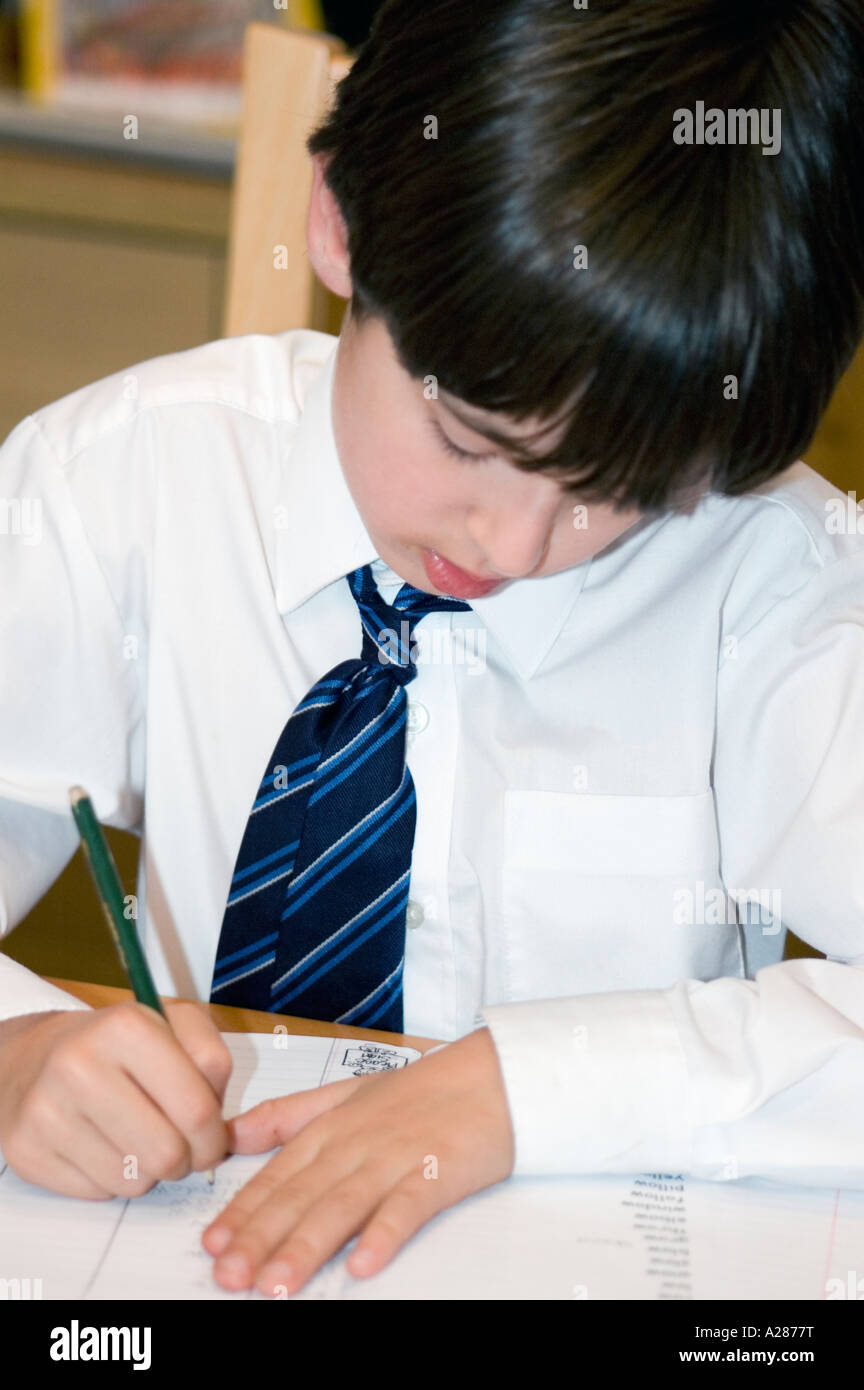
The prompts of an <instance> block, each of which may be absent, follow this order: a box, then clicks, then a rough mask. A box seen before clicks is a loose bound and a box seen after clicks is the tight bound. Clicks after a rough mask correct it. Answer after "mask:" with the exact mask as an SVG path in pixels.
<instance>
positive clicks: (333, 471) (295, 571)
mask: <svg viewBox="0 0 864 1390" xmlns="http://www.w3.org/2000/svg"><path fill="white" fill-rule="evenodd" d="M337 348H338V339H336V340H334V344H333V351H332V353H331V354H330V356H329V357H328V358H327V360H326V362H325V363H324V364H323V365H322V366H321V369H320V371H319V373H318V375H317V377H316V378H315V380H314V381H313V382H312V383H311V385H309V386H308V388H307V389H306V391H305V393H301V392H300V391H299V390H297V392H296V393H297V394H298V395H302V398H301V399H299V400H298V405H299V409H300V412H301V414H300V419H299V421H298V424H297V429H296V432H295V435H294V442H293V445H292V448H291V451H290V456H289V457H288V458H287V459H286V460H285V463H284V467H283V473H282V477H281V481H280V491H279V504H280V505H279V512H278V525H277V528H276V533H275V535H276V541H275V545H276V562H275V569H274V582H275V589H276V602H277V604H278V607H279V612H280V613H290V612H292V611H293V610H294V609H295V608H299V607H300V605H301V604H303V603H305V602H306V600H307V599H309V598H311V597H312V596H313V594H316V593H318V592H319V590H321V589H323V588H325V587H326V586H327V585H328V584H333V583H335V582H336V580H337V579H340V578H342V577H343V576H344V575H346V574H350V572H351V571H352V570H354V569H357V568H358V566H360V565H366V564H370V563H371V562H372V561H373V560H376V559H378V555H377V552H376V550H375V546H374V544H373V542H372V540H371V539H370V537H369V534H368V532H367V531H366V527H365V526H364V524H363V520H362V518H361V516H360V514H359V512H358V511H357V508H356V506H355V504H354V499H353V498H352V496H351V493H350V492H349V490H348V485H347V483H346V482H345V476H344V474H343V472H342V465H341V463H340V461H339V454H338V452H337V449H336V440H335V438H334V434H333V424H332V416H331V402H332V391H333V376H334V370H335V365H336V350H337ZM295 389H296V388H295ZM590 565H591V561H590V560H586V561H585V562H584V563H583V564H581V565H576V566H574V567H573V568H571V569H568V570H561V571H560V572H559V573H558V574H550V575H547V576H545V577H544V578H542V579H522V580H514V581H512V582H511V583H509V584H506V585H505V586H504V587H503V588H501V589H499V590H496V592H495V593H492V594H488V595H487V596H486V597H485V598H478V599H474V600H472V602H471V607H472V609H473V610H474V612H475V613H477V614H478V616H479V617H480V618H481V619H482V621H483V623H484V625H485V626H486V627H487V628H488V630H489V631H490V632H491V633H492V635H493V637H494V638H495V641H496V642H497V643H498V645H499V646H500V647H501V649H502V650H503V651H504V653H505V655H506V656H507V659H508V660H509V661H510V663H511V665H512V666H513V667H514V668H515V669H516V671H517V672H518V673H519V675H520V676H521V677H522V678H523V680H529V679H530V678H531V676H532V675H533V674H534V672H535V671H536V670H537V669H538V667H539V666H540V664H541V662H542V661H543V659H544V657H545V656H546V655H547V653H548V652H549V651H550V649H551V647H552V645H553V643H554V642H555V640H556V638H557V637H558V635H559V633H560V632H561V629H562V628H563V626H564V624H565V622H566V621H567V618H568V616H569V614H570V610H571V609H572V607H573V605H574V603H575V602H576V599H577V598H578V596H579V594H580V592H581V590H582V586H583V584H584V583H585V577H586V575H587V573H588V570H589V568H590Z"/></svg>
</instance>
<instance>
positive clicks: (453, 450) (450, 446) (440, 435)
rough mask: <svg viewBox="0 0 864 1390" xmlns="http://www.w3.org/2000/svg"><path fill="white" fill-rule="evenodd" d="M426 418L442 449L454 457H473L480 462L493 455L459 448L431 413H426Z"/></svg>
mask: <svg viewBox="0 0 864 1390" xmlns="http://www.w3.org/2000/svg"><path fill="white" fill-rule="evenodd" d="M426 418H427V419H428V421H429V424H430V425H431V426H432V429H433V430H434V431H435V435H436V437H437V439H438V442H439V443H440V444H441V445H442V447H443V448H444V449H446V451H447V453H448V454H452V455H453V456H454V458H458V459H473V460H474V461H475V462H476V463H482V462H483V460H484V459H491V458H494V457H495V455H494V454H472V453H471V452H470V450H468V449H460V448H459V445H458V444H454V443H453V440H452V439H450V437H449V436H448V435H446V434H445V433H444V431H443V430H442V428H441V426H440V425H439V424H438V421H437V420H435V419H433V417H432V416H431V415H428V416H427V417H426Z"/></svg>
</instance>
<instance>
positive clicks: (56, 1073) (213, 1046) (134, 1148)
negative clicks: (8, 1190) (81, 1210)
mask: <svg viewBox="0 0 864 1390" xmlns="http://www.w3.org/2000/svg"><path fill="white" fill-rule="evenodd" d="M165 1010H166V1012H167V1014H168V1016H169V1018H170V1020H171V1028H173V1030H174V1034H176V1036H174V1034H172V1032H171V1029H170V1028H169V1027H168V1025H167V1024H166V1022H165V1020H164V1019H163V1018H162V1017H161V1016H160V1015H159V1014H158V1013H156V1011H155V1010H154V1009H149V1008H147V1006H146V1005H144V1004H138V1003H135V1002H134V1001H130V1002H128V1003H123V1004H114V1005H112V1006H110V1007H109V1008H106V1009H94V1010H92V1011H89V1012H87V1013H84V1012H78V1011H76V1012H51V1013H45V1014H31V1015H29V1016H28V1017H27V1018H22V1019H11V1020H8V1021H7V1022H6V1023H5V1024H0V1077H2V1087H0V1147H2V1149H3V1153H4V1156H5V1158H6V1159H7V1161H8V1163H9V1166H10V1167H11V1168H12V1170H13V1172H15V1173H17V1174H18V1175H19V1177H22V1178H24V1179H26V1181H27V1182H32V1183H37V1184H38V1185H39V1186H40V1187H47V1188H50V1189H51V1190H52V1191H53V1192H61V1193H64V1194H65V1195H67V1196H70V1197H91V1198H105V1197H115V1196H122V1197H138V1196H140V1195H141V1194H142V1193H144V1192H149V1190H150V1189H151V1188H152V1187H154V1186H155V1185H156V1183H157V1182H160V1181H163V1180H175V1179H177V1178H183V1177H185V1176H186V1175H187V1174H188V1173H189V1172H190V1171H193V1170H196V1171H200V1170H204V1169H207V1168H212V1167H214V1166H215V1164H217V1163H218V1162H219V1161H220V1160H221V1159H223V1158H224V1157H225V1155H226V1153H227V1151H228V1133H227V1129H226V1127H225V1123H224V1121H223V1119H222V1097H223V1095H224V1092H225V1087H226V1085H227V1083H228V1078H229V1076H230V1074H231V1054H230V1052H229V1051H228V1048H227V1046H226V1044H225V1043H224V1041H223V1040H222V1038H221V1037H220V1035H219V1031H218V1029H217V1028H216V1027H215V1025H214V1024H213V1023H211V1021H210V1019H209V1018H208V1017H207V1013H206V1011H205V1010H204V1009H202V1008H199V1007H198V1006H197V1005H195V1004H166V1005H165Z"/></svg>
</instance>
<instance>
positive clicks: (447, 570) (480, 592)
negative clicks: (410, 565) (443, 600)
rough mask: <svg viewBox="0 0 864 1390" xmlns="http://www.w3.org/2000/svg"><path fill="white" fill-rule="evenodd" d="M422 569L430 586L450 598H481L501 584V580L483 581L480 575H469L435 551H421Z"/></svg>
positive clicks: (466, 571)
mask: <svg viewBox="0 0 864 1390" xmlns="http://www.w3.org/2000/svg"><path fill="white" fill-rule="evenodd" d="M423 568H424V569H425V571H426V575H427V577H428V579H429V581H430V583H431V584H433V585H434V587H435V588H436V589H438V590H439V592H440V593H442V594H449V595H450V596H451V597H452V598H466V599H467V598H482V597H483V596H484V594H489V593H491V592H492V590H493V589H497V588H498V586H499V585H500V584H502V583H503V580H501V579H484V578H483V577H482V575H477V574H470V573H469V572H468V570H463V569H460V568H459V566H458V565H454V564H453V562H452V560H447V559H445V557H444V556H443V555H439V554H438V552H437V550H424V551H423Z"/></svg>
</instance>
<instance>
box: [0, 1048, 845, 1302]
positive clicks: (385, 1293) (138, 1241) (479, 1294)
mask: <svg viewBox="0 0 864 1390" xmlns="http://www.w3.org/2000/svg"><path fill="white" fill-rule="evenodd" d="M225 1037H226V1041H227V1042H228V1044H229V1046H230V1048H231V1051H232V1054H233V1057H234V1071H233V1074H232V1077H231V1081H230V1083H229V1087H228V1091H227V1093H226V1098H225V1115H226V1118H227V1117H230V1116H232V1115H236V1114H238V1113H239V1112H240V1111H241V1110H247V1109H249V1107H250V1106H252V1105H255V1104H257V1103H258V1102H259V1101H260V1100H263V1099H266V1098H267V1097H268V1096H274V1095H287V1094H289V1093H290V1092H294V1091H301V1090H307V1089H309V1088H310V1087H313V1086H318V1085H323V1084H325V1083H326V1082H329V1081H335V1080H339V1079H341V1078H343V1077H349V1076H356V1075H364V1074H367V1073H369V1072H371V1071H377V1070H381V1069H389V1068H393V1067H401V1066H407V1065H410V1064H411V1063H412V1062H413V1061H416V1060H417V1058H418V1057H419V1053H417V1052H416V1051H414V1050H413V1049H411V1048H397V1047H390V1046H388V1045H384V1044H380V1043H372V1042H354V1041H352V1040H348V1039H335V1038H315V1037H296V1036H293V1035H290V1034H280V1033H276V1034H274V1033H266V1034H250V1033H232V1034H226V1035H225ZM269 1157H270V1155H269V1154H258V1155H254V1156H251V1155H250V1156H244V1155H234V1156H232V1157H231V1158H230V1159H228V1160H226V1162H224V1163H223V1164H221V1165H220V1167H219V1168H217V1170H216V1182H215V1186H214V1187H212V1188H211V1187H210V1185H209V1184H208V1182H207V1179H206V1177H205V1176H204V1174H203V1173H196V1174H193V1175H192V1176H190V1177H189V1178H186V1179H184V1180H183V1181H181V1182H175V1183H160V1184H159V1185H158V1186H157V1187H155V1188H154V1189H153V1190H152V1191H151V1192H149V1193H147V1194H146V1195H144V1196H142V1197H135V1198H131V1199H124V1198H121V1197H116V1198H113V1199H111V1200H108V1201H102V1202H89V1201H81V1200H78V1199H76V1198H70V1197H62V1196H59V1195H58V1194H55V1193H49V1192H46V1191H44V1190H43V1189H41V1188H37V1187H34V1186H32V1185H31V1184H29V1183H26V1182H23V1181H22V1180H21V1179H20V1178H18V1177H17V1175H16V1174H14V1173H13V1172H12V1171H11V1169H9V1167H8V1165H6V1164H5V1162H4V1160H3V1157H2V1154H0V1298H20V1297H30V1298H34V1297H35V1298H45V1299H171V1300H179V1299H228V1300H237V1299H243V1298H246V1299H248V1298H252V1299H261V1298H264V1297H265V1295H263V1294H259V1293H257V1292H256V1291H251V1290H250V1291H246V1292H243V1293H229V1292H227V1291H226V1290H224V1289H221V1288H219V1286H218V1285H217V1284H216V1283H215V1282H214V1280H213V1276H212V1266H213V1260H212V1258H211V1257H210V1256H209V1255H208V1254H207V1253H206V1251H205V1250H204V1249H203V1248H202V1246H201V1234H202V1232H203V1230H204V1228H205V1227H206V1226H207V1225H209V1223H210V1222H211V1221H212V1220H213V1218H214V1217H215V1216H216V1215H217V1214H218V1213H219V1211H221V1210H222V1208H223V1207H224V1206H225V1205H226V1203H227V1202H228V1201H229V1200H230V1199H231V1198H232V1197H233V1196H234V1194H235V1193H236V1192H238V1191H239V1189H240V1188H241V1187H242V1186H243V1185H244V1184H245V1183H246V1182H247V1181H248V1179H249V1178H250V1177H251V1176H252V1175H253V1174H254V1173H255V1172H257V1171H258V1170H259V1169H260V1168H261V1167H262V1166H263V1165H264V1164H265V1163H266V1162H267V1161H268V1158H269ZM430 1180H434V1179H430ZM349 1248H350V1244H349V1246H347V1247H346V1250H347V1249H349ZM345 1253H346V1251H345V1250H343V1251H341V1252H340V1253H339V1254H338V1255H336V1256H335V1257H334V1258H333V1259H332V1260H330V1261H329V1262H328V1264H327V1265H325V1266H324V1268H323V1269H322V1270H320V1271H319V1273H318V1274H317V1275H316V1276H315V1277H314V1278H313V1279H312V1280H311V1281H310V1283H309V1284H308V1285H307V1286H306V1288H304V1289H302V1290H301V1291H300V1292H299V1293H297V1294H295V1295H293V1297H294V1298H295V1299H297V1300H303V1299H334V1300H347V1299H387V1300H393V1299H424V1300H429V1299H442V1300H449V1299H460V1300H461V1299H468V1300H470V1299H543V1300H547V1299H552V1300H562V1299H567V1300H577V1301H582V1300H592V1299H594V1300H596V1299H603V1300H608V1299H615V1300H617V1299H640V1300H652V1299H657V1300H669V1299H676V1300H686V1299H726V1298H744V1299H754V1300H758V1299H774V1298H781V1299H824V1298H829V1299H832V1298H862V1297H864V1191H851V1190H842V1191H836V1190H834V1189H828V1188H797V1187H790V1186H786V1185H781V1184H775V1183H769V1182H762V1181H757V1180H753V1179H751V1180H747V1181H739V1182H697V1181H694V1180H690V1179H685V1178H683V1177H682V1176H681V1175H678V1174H669V1173H643V1174H636V1175H633V1176H631V1177H619V1176H612V1177H602V1176H601V1177H587V1178H586V1177H574V1178H570V1177H561V1178H559V1177H555V1178H511V1179H509V1180H508V1181H507V1182H505V1183H500V1184H498V1185H497V1186H496V1187H493V1188H488V1189H487V1190H486V1191H485V1192H481V1193H478V1194H477V1195H476V1196H474V1197H472V1198H469V1199H468V1200H467V1201H464V1202H462V1203H460V1204H459V1205H458V1206H457V1207H454V1208H451V1209H450V1210H448V1211H445V1212H442V1213H440V1215H439V1216H437V1217H435V1218H434V1220H433V1221H431V1222H430V1223H429V1224H428V1225H427V1226H425V1227H424V1228H423V1229H422V1230H421V1231H419V1232H418V1233H417V1235H416V1236H415V1237H414V1238H413V1240H412V1241H411V1242H410V1243H409V1245H408V1246H407V1247H406V1248H405V1249H404V1250H403V1251H401V1252H400V1254H399V1255H398V1256H397V1257H396V1259H395V1260H394V1261H393V1262H392V1264H391V1265H390V1266H389V1267H388V1268H387V1269H384V1270H382V1271H381V1273H380V1274H378V1275H375V1276H374V1277H372V1278H370V1279H363V1280H359V1279H357V1280H355V1279H353V1278H352V1277H351V1275H349V1274H348V1273H347V1271H346V1269H345ZM859 1281H860V1287H859Z"/></svg>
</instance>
